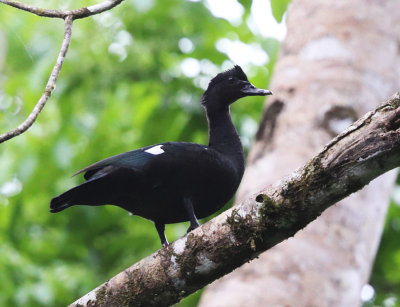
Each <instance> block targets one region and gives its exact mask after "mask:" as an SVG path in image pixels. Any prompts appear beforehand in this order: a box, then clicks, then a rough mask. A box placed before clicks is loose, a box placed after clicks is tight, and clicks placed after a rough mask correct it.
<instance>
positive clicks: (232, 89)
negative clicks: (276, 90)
mask: <svg viewBox="0 0 400 307" xmlns="http://www.w3.org/2000/svg"><path fill="white" fill-rule="evenodd" d="M266 95H272V92H271V91H269V90H263V89H258V88H256V87H255V86H254V85H253V84H251V83H250V82H249V80H248V79H247V76H246V74H245V73H244V72H243V70H242V68H241V67H240V66H238V65H235V66H234V67H233V68H231V69H229V70H227V71H224V72H222V73H219V74H218V75H217V76H215V77H214V78H213V79H212V80H211V81H210V83H209V84H208V88H207V90H206V91H205V92H204V94H203V96H202V98H201V103H202V105H203V106H204V107H205V108H206V109H220V108H226V107H228V106H229V105H230V104H231V103H233V102H235V101H236V100H238V99H240V98H242V97H246V96H266Z"/></svg>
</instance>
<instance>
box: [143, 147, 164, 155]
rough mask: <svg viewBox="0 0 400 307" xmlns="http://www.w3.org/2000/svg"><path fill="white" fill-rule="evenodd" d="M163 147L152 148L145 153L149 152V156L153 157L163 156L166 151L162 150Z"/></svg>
mask: <svg viewBox="0 0 400 307" xmlns="http://www.w3.org/2000/svg"><path fill="white" fill-rule="evenodd" d="M162 146H163V145H157V146H154V147H151V148H149V149H146V150H145V152H148V153H149V154H152V155H161V154H162V153H164V150H162V149H161V147H162Z"/></svg>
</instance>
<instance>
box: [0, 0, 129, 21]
mask: <svg viewBox="0 0 400 307" xmlns="http://www.w3.org/2000/svg"><path fill="white" fill-rule="evenodd" d="M122 1H124V0H106V1H103V2H101V3H98V4H94V5H91V6H88V7H83V8H80V9H76V10H48V9H42V8H39V7H34V6H32V5H29V4H25V3H21V2H17V1H9V0H0V2H1V3H4V4H7V5H10V6H12V7H15V8H17V9H20V10H23V11H27V12H30V13H32V14H35V15H38V16H41V17H50V18H62V19H65V18H66V17H67V16H72V17H73V19H80V18H85V17H89V16H92V15H96V14H100V13H102V12H104V11H108V10H110V9H112V8H113V7H115V6H117V5H118V4H120V3H121V2H122Z"/></svg>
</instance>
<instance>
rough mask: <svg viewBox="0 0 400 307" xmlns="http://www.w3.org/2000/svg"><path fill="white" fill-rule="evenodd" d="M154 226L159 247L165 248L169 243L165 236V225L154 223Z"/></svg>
mask: <svg viewBox="0 0 400 307" xmlns="http://www.w3.org/2000/svg"><path fill="white" fill-rule="evenodd" d="M154 225H155V226H156V229H157V232H158V236H159V237H160V240H161V245H162V246H163V247H165V246H167V245H168V244H169V243H168V240H167V237H166V236H165V224H163V223H159V222H154Z"/></svg>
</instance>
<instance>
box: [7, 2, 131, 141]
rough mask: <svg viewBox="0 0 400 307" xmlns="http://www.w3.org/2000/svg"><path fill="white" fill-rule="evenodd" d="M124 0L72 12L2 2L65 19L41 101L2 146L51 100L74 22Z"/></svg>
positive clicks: (23, 130)
mask: <svg viewBox="0 0 400 307" xmlns="http://www.w3.org/2000/svg"><path fill="white" fill-rule="evenodd" d="M122 1H124V0H106V1H103V2H101V3H98V4H95V5H92V6H88V7H84V8H80V9H76V10H72V11H68V10H66V11H62V10H47V9H42V8H37V7H33V6H31V5H28V4H24V3H20V2H16V1H9V0H0V2H1V3H4V4H7V5H10V6H13V7H15V8H18V9H21V10H24V11H27V12H30V13H33V14H36V15H38V16H42V17H54V18H63V19H64V23H65V25H64V40H63V42H62V45H61V49H60V52H59V54H58V57H57V62H56V64H55V65H54V67H53V70H52V71H51V74H50V77H49V80H48V81H47V84H46V87H45V90H44V92H43V94H42V96H41V97H40V99H39V101H38V102H37V103H36V105H35V107H34V108H33V110H32V112H31V113H30V114H29V116H28V117H27V118H26V119H25V121H24V122H23V123H22V124H20V125H19V126H18V127H16V128H15V129H13V130H11V131H8V132H5V133H3V134H1V135H0V144H1V143H3V142H5V141H7V140H9V139H12V138H13V137H16V136H18V135H20V134H21V133H24V132H25V131H26V130H28V129H29V128H30V127H31V126H32V125H33V123H34V122H35V120H36V119H37V117H38V116H39V114H40V112H41V111H42V109H43V108H44V106H45V105H46V102H47V100H48V99H49V98H50V96H51V93H52V92H53V90H54V89H55V87H56V81H57V78H58V75H59V73H60V70H61V67H62V65H63V63H64V60H65V56H66V54H67V51H68V47H69V44H70V42H71V35H72V23H73V20H75V19H79V18H85V17H88V16H91V15H95V14H99V13H102V12H104V11H107V10H110V9H112V8H113V7H115V6H117V5H118V4H120V3H121V2H122Z"/></svg>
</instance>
